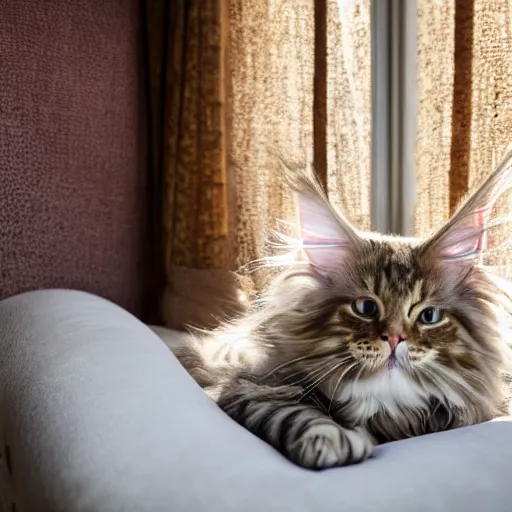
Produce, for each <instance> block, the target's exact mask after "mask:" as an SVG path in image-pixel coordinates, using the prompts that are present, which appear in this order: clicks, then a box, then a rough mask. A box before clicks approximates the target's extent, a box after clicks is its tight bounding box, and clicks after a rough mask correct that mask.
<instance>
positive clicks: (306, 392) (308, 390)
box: [300, 363, 345, 400]
mask: <svg viewBox="0 0 512 512" xmlns="http://www.w3.org/2000/svg"><path fill="white" fill-rule="evenodd" d="M343 364H345V363H337V364H336V365H334V366H333V367H332V368H330V369H329V370H327V371H326V372H325V373H324V374H323V375H322V376H321V377H319V378H318V379H317V380H315V381H314V382H313V383H311V384H309V385H308V386H306V387H305V388H304V390H303V392H302V393H301V396H300V400H302V399H303V398H305V397H306V396H308V395H309V393H311V392H312V391H314V390H315V389H316V388H317V387H318V386H319V385H320V384H321V383H322V382H324V381H325V379H326V378H327V377H328V376H329V375H331V374H332V373H334V372H335V371H336V370H337V369H338V368H340V367H341V366H342V365H343Z"/></svg>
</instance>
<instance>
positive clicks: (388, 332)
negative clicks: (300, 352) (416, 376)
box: [334, 238, 494, 375]
mask: <svg viewBox="0 0 512 512" xmlns="http://www.w3.org/2000/svg"><path fill="white" fill-rule="evenodd" d="M351 265H352V268H353V272H354V274H355V276H357V278H356V280H357V281H359V286H360V287H359V288H358V289H357V290H356V289H354V288H352V290H351V293H350V295H351V297H346V298H345V299H344V303H343V304H341V305H340V307H339V309H338V311H337V313H336V316H337V319H338V320H339V322H340V325H341V326H342V328H344V329H345V330H346V331H348V332H347V335H346V336H345V337H344V341H345V343H346V345H347V349H348V352H349V353H350V355H351V356H352V357H353V358H354V359H355V360H356V361H357V362H358V366H359V367H360V368H361V369H362V371H361V373H362V374H363V375H368V374H372V373H375V372H379V371H392V370H394V369H395V368H401V369H403V370H405V371H407V372H410V373H414V372H415V371H416V372H421V369H422V368H423V369H425V370H426V371H428V368H429V367H435V365H436V364H444V365H446V366H447V367H449V368H457V369H458V368H459V367H463V368H468V369H469V368H471V367H476V366H478V362H477V360H476V358H475V356H476V355H478V354H479V353H480V352H482V351H488V350H490V347H489V346H488V343H487V341H489V340H487V339H486V337H485V336H486V334H488V333H487V332H486V329H485V327H484V328H483V329H482V326H479V325H478V322H479V321H480V322H481V321H482V319H483V318H484V319H485V320H486V322H488V321H492V318H493V317H494V313H493V310H492V308H490V306H489V305H488V304H487V302H486V300H485V297H484V294H483V293H482V292H481V290H480V289H481V288H482V287H483V288H486V287H492V285H491V283H489V282H487V281H486V280H485V276H484V275H482V273H481V272H479V271H478V270H476V269H473V268H471V267H466V268H465V269H464V272H461V270H462V268H459V269H457V270H455V271H454V270H448V269H443V268H442V267H439V266H436V265H435V261H431V260H430V259H429V257H425V256H424V255H423V254H422V249H421V245H420V244H417V243H411V242H409V241H403V240H401V239H399V238H396V239H394V240H389V239H388V240H382V239H381V240H372V239H366V240H362V241H361V242H360V246H359V247H358V249H356V251H355V257H354V258H353V262H352V263H351ZM338 279H339V282H338V284H337V285H336V286H335V287H334V288H338V287H339V288H342V287H344V284H343V275H342V274H340V275H339V276H338ZM488 291H490V290H488ZM347 299H351V300H350V301H348V300H347Z"/></svg>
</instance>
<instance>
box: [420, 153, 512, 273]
mask: <svg viewBox="0 0 512 512" xmlns="http://www.w3.org/2000/svg"><path fill="white" fill-rule="evenodd" d="M511 188H512V151H510V152H509V153H508V154H507V156H506V157H505V159H504V160H503V162H502V163H501V164H500V165H499V166H498V168H497V169H496V170H495V171H494V172H493V173H492V174H491V175H490V176H489V177H488V178H487V179H486V180H485V181H484V182H483V183H482V185H480V187H479V188H477V189H476V191H475V192H474V193H473V194H471V195H470V196H469V197H468V198H467V199H466V200H465V201H464V202H463V203H462V204H461V206H460V207H459V208H458V209H457V211H456V212H455V214H454V215H453V216H452V218H451V219H450V220H449V221H448V222H447V223H446V224H445V225H444V226H443V227H442V228H441V229H440V230H439V231H438V232H437V233H436V234H435V235H434V236H433V237H432V238H431V239H430V240H428V241H427V242H426V243H425V244H424V246H423V249H424V251H425V252H427V253H429V254H430V255H432V257H434V258H436V259H437V260H439V261H441V262H443V263H450V262H461V261H471V260H472V259H473V258H475V257H476V256H478V255H480V254H481V253H482V251H486V250H489V249H495V248H497V247H496V245H497V244H496V240H495V239H494V240H490V237H489V233H490V230H491V229H493V228H497V227H499V226H503V225H504V224H505V223H508V222H510V220H511V218H510V216H509V215H507V214H505V215H501V216H500V217H496V214H495V212H494V206H495V205H496V202H497V201H498V200H499V199H500V198H501V197H502V196H503V195H504V194H505V192H507V191H509V190H510V189H511ZM505 209H506V208H505ZM501 213H503V212H501ZM507 213H508V212H507ZM494 238H495V237H494Z"/></svg>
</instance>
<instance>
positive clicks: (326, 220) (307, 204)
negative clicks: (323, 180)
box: [286, 169, 359, 271]
mask: <svg viewBox="0 0 512 512" xmlns="http://www.w3.org/2000/svg"><path fill="white" fill-rule="evenodd" d="M286 177H287V182H288V184H289V186H290V187H291V188H292V189H293V190H294V191H295V192H296V193H297V196H298V225H299V229H300V237H301V248H302V249H303V251H304V253H305V254H306V256H307V258H308V259H309V261H310V262H311V263H313V264H314V265H315V266H317V267H319V268H320V269H323V270H327V271H328V270H332V269H333V268H336V267H337V266H338V265H339V264H340V263H342V262H343V261H344V260H345V259H346V258H347V257H348V256H349V255H350V252H351V251H352V250H353V248H354V244H355V243H357V240H358V239H359V237H358V235H357V233H356V231H355V229H354V228H353V227H352V226H351V224H350V223H349V222H348V220H347V219H345V217H344V216H343V215H341V214H340V213H338V212H337V211H336V210H335V209H334V208H333V207H332V205H331V204H330V203H329V200H328V199H327V197H326V195H325V193H324V191H323V190H322V188H321V186H320V185H319V184H318V182H317V181H316V179H315V178H314V177H313V174H312V172H311V171H310V170H294V171H293V172H292V171H291V170H289V169H288V170H287V174H286Z"/></svg>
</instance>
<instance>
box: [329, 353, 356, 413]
mask: <svg viewBox="0 0 512 512" xmlns="http://www.w3.org/2000/svg"><path fill="white" fill-rule="evenodd" d="M356 366H357V362H354V363H352V364H351V365H349V366H348V367H347V368H346V369H345V370H344V371H343V372H342V373H341V375H340V376H339V378H338V380H337V381H336V385H335V386H334V390H333V392H332V393H331V400H330V402H329V407H328V409H327V414H328V415H330V414H331V408H332V403H333V401H334V399H335V398H336V393H337V392H338V388H339V387H340V385H341V381H342V380H343V377H345V375H346V374H347V373H348V372H349V371H350V370H352V369H353V368H355V367H356Z"/></svg>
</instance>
